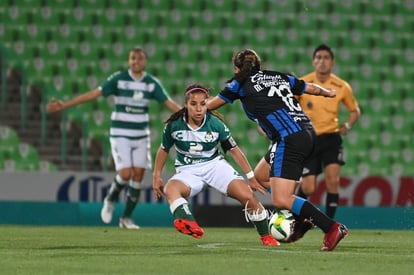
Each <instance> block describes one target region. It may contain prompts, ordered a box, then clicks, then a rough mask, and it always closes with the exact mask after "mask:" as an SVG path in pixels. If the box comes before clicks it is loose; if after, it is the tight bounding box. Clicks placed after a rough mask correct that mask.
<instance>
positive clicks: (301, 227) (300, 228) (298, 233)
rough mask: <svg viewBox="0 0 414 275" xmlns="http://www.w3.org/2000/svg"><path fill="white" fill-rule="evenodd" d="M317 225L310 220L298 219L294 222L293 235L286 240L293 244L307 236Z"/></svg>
mask: <svg viewBox="0 0 414 275" xmlns="http://www.w3.org/2000/svg"><path fill="white" fill-rule="evenodd" d="M314 226H315V225H314V224H313V222H311V221H310V220H308V219H300V220H298V219H296V220H295V221H294V222H293V233H292V234H291V235H290V236H289V237H287V238H286V242H287V243H293V242H296V241H297V240H299V239H300V238H302V237H303V235H305V233H306V232H308V230H310V229H312V228H313V227H314Z"/></svg>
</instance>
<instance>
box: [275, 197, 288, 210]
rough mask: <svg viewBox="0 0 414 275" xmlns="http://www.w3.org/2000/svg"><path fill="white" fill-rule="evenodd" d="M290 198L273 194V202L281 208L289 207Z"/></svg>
mask: <svg viewBox="0 0 414 275" xmlns="http://www.w3.org/2000/svg"><path fill="white" fill-rule="evenodd" d="M289 202H290V201H289V200H288V198H284V197H282V196H272V204H273V205H274V206H275V207H276V208H279V209H289V208H290V205H289Z"/></svg>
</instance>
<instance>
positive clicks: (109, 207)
mask: <svg viewBox="0 0 414 275" xmlns="http://www.w3.org/2000/svg"><path fill="white" fill-rule="evenodd" d="M112 212H114V203H113V202H111V201H109V200H108V199H107V198H105V199H104V201H103V206H102V210H101V219H102V221H103V222H104V223H110V222H111V220H112Z"/></svg>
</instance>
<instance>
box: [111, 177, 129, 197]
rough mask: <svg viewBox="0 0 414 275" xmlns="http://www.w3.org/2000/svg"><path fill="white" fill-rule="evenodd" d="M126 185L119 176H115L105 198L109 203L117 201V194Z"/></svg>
mask: <svg viewBox="0 0 414 275" xmlns="http://www.w3.org/2000/svg"><path fill="white" fill-rule="evenodd" d="M127 184H128V181H124V180H123V179H122V178H121V177H120V176H119V175H116V176H115V178H114V180H113V181H112V183H111V188H110V189H109V192H108V195H107V198H108V200H109V201H115V200H117V199H118V196H119V193H120V192H121V191H122V189H124V187H125V186H126V185H127Z"/></svg>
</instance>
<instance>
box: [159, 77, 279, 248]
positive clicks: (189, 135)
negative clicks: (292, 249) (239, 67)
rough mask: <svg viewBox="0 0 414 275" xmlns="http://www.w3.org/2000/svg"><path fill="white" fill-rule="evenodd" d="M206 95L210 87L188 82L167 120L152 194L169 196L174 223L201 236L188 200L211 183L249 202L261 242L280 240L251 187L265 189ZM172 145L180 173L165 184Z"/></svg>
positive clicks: (247, 209)
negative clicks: (163, 176) (230, 160)
mask: <svg viewBox="0 0 414 275" xmlns="http://www.w3.org/2000/svg"><path fill="white" fill-rule="evenodd" d="M208 95H209V92H208V90H207V89H206V88H204V87H202V86H200V85H190V86H188V87H187V89H186V91H185V104H184V108H183V109H181V110H180V111H178V112H176V113H174V114H173V115H172V116H171V117H170V118H169V119H168V120H167V121H166V125H165V128H164V133H163V139H162V143H161V146H160V148H159V149H158V152H157V155H156V158H155V165H154V171H153V188H154V194H155V196H156V197H157V198H158V199H159V198H161V197H162V196H163V195H165V197H166V198H167V201H168V203H169V205H170V210H171V213H172V214H173V215H174V217H175V220H174V226H175V228H176V229H177V230H178V231H179V232H181V233H183V234H187V235H190V236H193V237H194V238H197V239H199V238H201V237H202V236H203V234H204V230H203V229H202V228H201V227H200V226H199V225H198V224H197V222H196V221H195V218H194V216H193V214H192V213H191V210H190V208H189V206H188V201H187V199H188V198H190V197H193V196H195V195H197V194H198V193H200V192H201V191H203V190H204V188H206V187H208V186H210V187H212V188H214V189H216V190H217V191H219V192H220V193H222V194H224V195H226V196H229V197H231V198H234V199H236V200H238V201H240V203H241V204H242V205H244V206H245V215H246V219H247V220H250V221H251V222H253V224H254V225H255V227H256V230H257V232H258V233H259V235H260V239H261V241H262V244H263V245H266V246H278V245H279V242H278V241H276V240H275V239H274V238H273V237H272V235H271V234H269V228H268V219H267V211H266V210H265V209H264V207H263V206H262V204H261V203H260V202H259V200H258V199H257V198H256V196H255V195H254V193H253V191H252V190H258V191H259V192H261V193H262V194H264V192H265V190H264V188H263V187H262V186H261V185H260V184H259V183H258V182H257V180H256V179H255V177H254V173H253V171H252V169H251V166H250V164H249V162H248V160H247V159H246V157H245V155H244V154H243V152H242V151H241V150H240V148H239V147H238V146H237V144H236V142H235V141H234V140H233V138H232V136H231V133H230V131H229V129H228V128H227V126H226V125H225V124H224V123H223V122H222V120H221V119H222V118H221V117H220V115H219V114H217V113H212V112H211V111H207V102H206V101H207V98H208ZM219 145H221V147H222V149H223V151H224V152H227V153H228V154H229V155H230V156H231V157H232V158H233V159H234V160H235V161H236V163H237V164H238V165H239V166H240V168H241V169H242V170H243V172H244V173H246V176H247V178H248V179H249V184H250V187H249V185H248V184H247V183H246V181H245V180H244V179H243V177H241V176H240V175H239V174H238V172H237V171H236V170H235V169H234V168H233V167H232V166H231V165H230V164H229V163H228V162H227V161H226V160H225V159H224V157H223V155H222V154H221V153H220V152H219ZM172 147H175V151H176V159H175V167H176V174H175V175H173V176H172V177H171V178H170V179H169V180H168V182H167V183H166V185H165V186H164V184H163V181H162V179H161V174H162V170H163V168H164V165H165V162H166V161H167V157H168V153H169V150H170V149H171V148H172Z"/></svg>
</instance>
